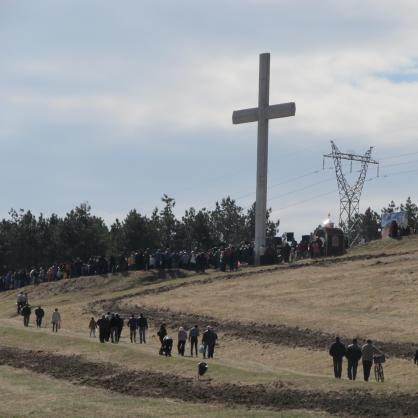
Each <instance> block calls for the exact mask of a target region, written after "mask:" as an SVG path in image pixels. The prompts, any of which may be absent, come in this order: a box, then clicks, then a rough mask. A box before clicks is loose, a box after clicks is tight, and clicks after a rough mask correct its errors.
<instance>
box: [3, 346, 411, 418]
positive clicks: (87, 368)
mask: <svg viewBox="0 0 418 418" xmlns="http://www.w3.org/2000/svg"><path fill="white" fill-rule="evenodd" d="M164 361H170V360H169V359H164ZM0 365H7V366H11V367H15V368H24V369H29V370H31V371H33V372H36V373H41V374H46V375H49V376H52V377H54V378H57V379H63V380H66V381H69V382H71V383H77V384H82V385H87V386H92V387H96V388H102V389H107V390H111V391H114V392H118V393H122V394H125V395H130V396H143V397H161V396H164V397H166V398H172V399H180V400H183V401H187V402H218V403H223V404H226V405H229V406H245V407H248V408H271V409H275V410H284V409H285V410H289V409H308V410H315V409H316V410H323V411H327V412H329V413H331V414H336V415H338V416H342V415H344V414H347V415H351V416H364V417H377V416H379V417H394V416H410V417H411V416H418V398H417V397H416V396H413V395H408V394H402V393H390V394H387V393H386V394H376V393H371V392H369V391H359V390H353V391H348V392H327V393H325V392H319V391H302V390H295V389H290V388H288V387H286V386H285V385H284V384H282V383H280V382H275V383H274V384H270V385H261V384H259V385H248V386H247V385H235V384H216V383H213V382H211V381H209V380H206V381H200V382H199V381H197V380H196V379H191V378H184V377H179V376H175V375H170V374H162V373H157V372H151V371H129V370H127V369H123V368H121V367H116V366H114V365H112V364H110V363H95V362H91V361H87V360H85V359H82V358H81V357H78V356H62V355H55V354H50V353H46V352H43V351H27V350H21V349H18V348H14V347H13V348H10V347H0ZM209 374H210V365H209Z"/></svg>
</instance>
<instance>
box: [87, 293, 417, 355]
mask: <svg viewBox="0 0 418 418" xmlns="http://www.w3.org/2000/svg"><path fill="white" fill-rule="evenodd" d="M107 311H110V312H118V313H120V314H122V315H123V316H124V317H125V318H128V317H129V316H130V315H131V313H132V312H137V313H138V312H143V313H144V314H145V316H146V317H148V318H149V319H151V320H152V321H153V322H154V323H155V324H156V325H158V324H160V323H162V322H165V323H167V325H168V327H170V328H176V327H178V326H179V325H180V324H181V325H182V326H184V327H187V328H186V329H188V328H191V327H192V326H194V325H198V326H199V327H200V328H201V329H202V328H205V327H206V326H207V325H211V326H212V327H214V328H215V329H216V330H217V331H218V332H222V333H223V334H224V335H227V336H231V337H234V338H242V339H244V340H247V341H257V342H259V343H262V344H277V345H285V346H289V347H302V348H308V349H312V350H327V349H328V348H329V346H330V344H331V343H332V342H333V341H334V339H335V335H332V334H329V333H325V332H321V331H315V330H311V329H302V328H297V327H289V326H286V325H272V324H259V323H250V324H243V323H240V322H237V321H220V320H218V319H216V318H213V317H210V316H205V315H196V314H193V313H184V312H173V311H170V310H163V309H154V308H151V307H144V306H141V307H139V306H138V305H134V306H132V307H130V306H126V305H120V304H119V303H118V302H115V301H114V300H110V301H107V302H103V301H102V302H96V303H92V304H89V305H88V306H87V307H86V308H85V312H86V313H88V314H90V313H94V314H96V315H101V314H102V313H103V312H107ZM171 325H173V326H171ZM340 337H341V339H342V340H343V342H345V343H349V342H351V338H349V337H344V336H340ZM374 344H375V345H376V346H377V347H379V348H380V349H381V350H382V351H383V352H384V353H386V354H387V355H389V356H391V357H399V358H407V359H411V358H413V357H414V354H415V350H416V343H413V342H409V343H408V342H405V343H395V342H383V341H374Z"/></svg>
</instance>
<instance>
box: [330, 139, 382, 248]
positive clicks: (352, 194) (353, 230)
mask: <svg viewBox="0 0 418 418" xmlns="http://www.w3.org/2000/svg"><path fill="white" fill-rule="evenodd" d="M331 148H332V152H331V154H326V155H324V161H325V158H332V159H333V160H334V167H335V174H336V176H337V183H338V191H339V194H340V220H339V224H340V227H341V228H342V229H343V231H344V233H345V234H346V237H347V239H348V244H349V245H350V246H351V245H353V244H355V243H356V241H357V239H358V238H359V235H358V222H359V216H358V215H359V211H360V196H361V192H362V190H363V185H364V181H365V180H366V174H367V168H368V165H369V164H377V165H378V167H377V175H378V176H379V162H378V161H376V160H373V159H372V158H371V155H372V150H373V147H370V148H369V149H368V150H367V151H366V153H365V154H364V155H355V154H347V153H344V152H341V151H340V150H339V149H338V147H337V146H336V145H335V143H334V141H331ZM341 160H348V161H350V172H351V171H352V167H353V161H359V162H360V163H361V169H360V174H359V177H358V179H357V181H356V182H355V184H354V185H352V186H350V184H349V183H348V181H347V180H346V178H345V175H344V173H343V170H342V165H341Z"/></svg>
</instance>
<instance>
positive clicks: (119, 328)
mask: <svg viewBox="0 0 418 418" xmlns="http://www.w3.org/2000/svg"><path fill="white" fill-rule="evenodd" d="M115 317H116V328H117V329H116V340H115V342H117V343H118V342H119V340H120V336H121V335H122V329H123V325H124V322H123V318H121V317H120V316H119V314H116V315H115Z"/></svg>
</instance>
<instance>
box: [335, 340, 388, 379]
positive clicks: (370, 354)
mask: <svg viewBox="0 0 418 418" xmlns="http://www.w3.org/2000/svg"><path fill="white" fill-rule="evenodd" d="M329 355H330V356H331V357H332V360H333V365H334V376H335V377H336V378H337V379H341V375H342V368H343V359H344V357H346V358H347V362H348V365H347V376H348V378H349V379H350V380H356V376H357V367H358V363H359V361H360V359H362V363H363V377H364V380H365V381H366V382H368V381H369V377H370V370H371V368H372V365H373V359H374V358H375V357H376V356H384V354H383V353H382V351H380V350H379V349H378V348H376V347H375V346H374V345H373V342H372V340H367V341H366V344H364V345H363V346H360V345H359V344H358V341H357V339H356V338H354V339H353V342H352V344H349V345H348V346H347V347H346V346H345V344H343V343H342V342H341V340H340V338H339V337H336V338H335V342H334V343H333V344H332V345H331V347H330V349H329Z"/></svg>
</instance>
